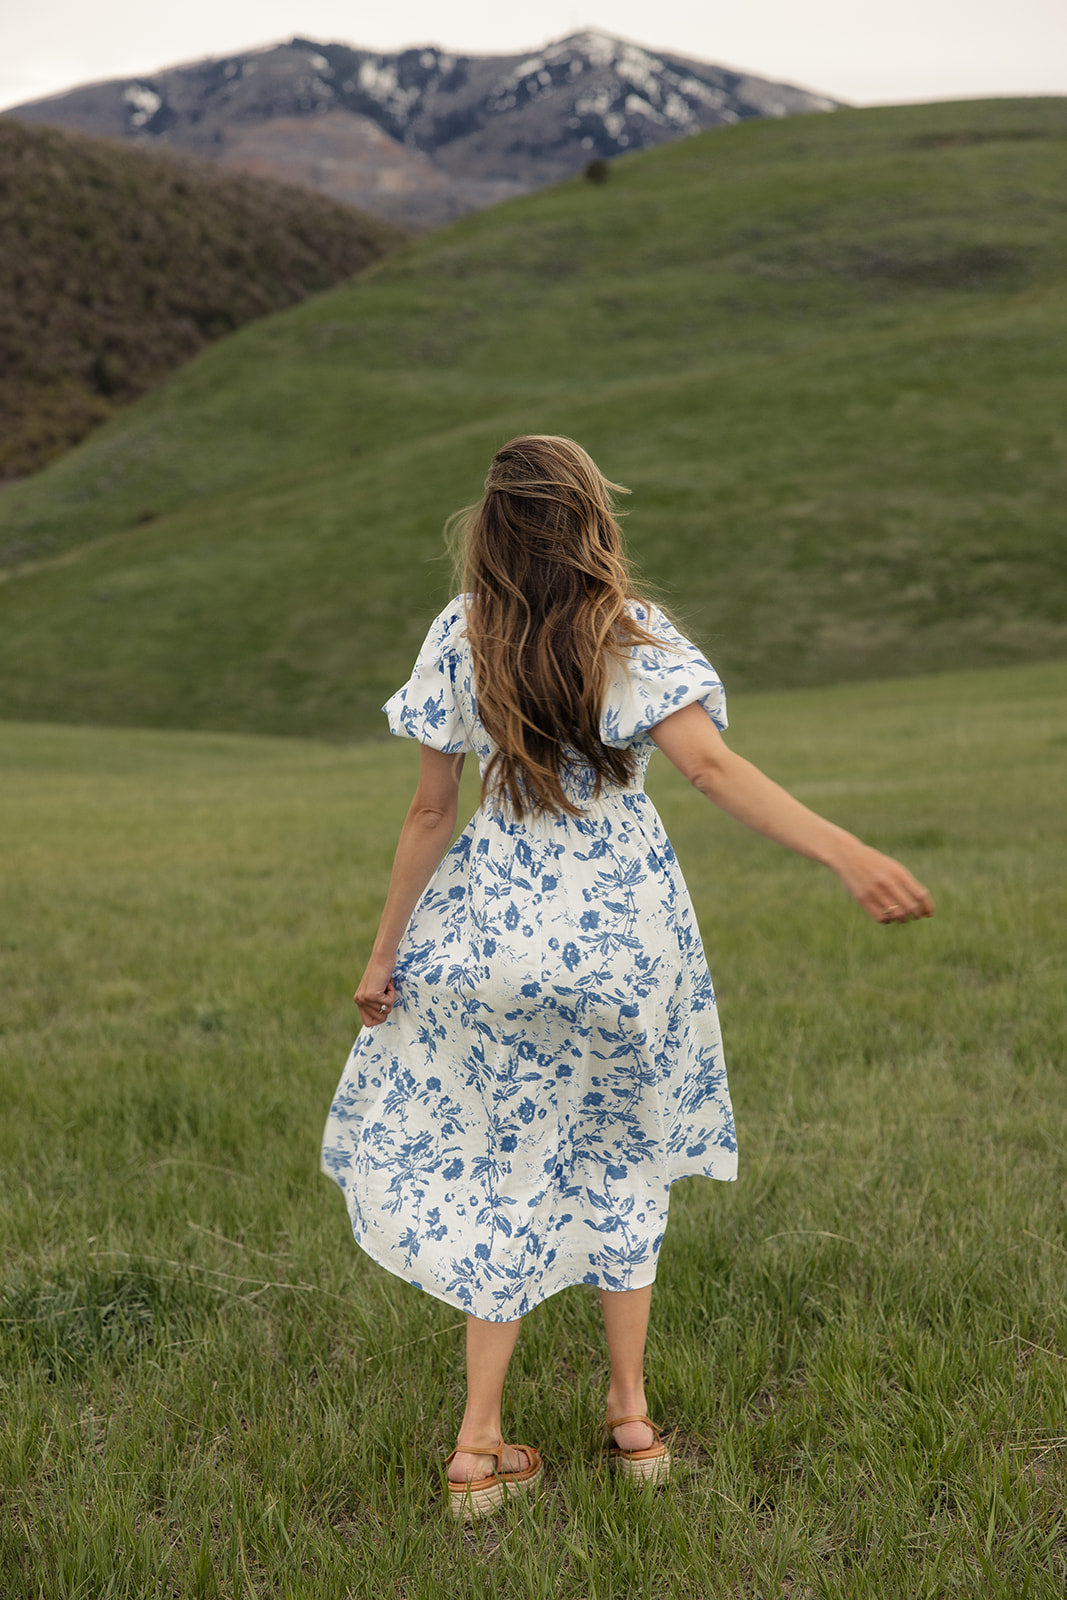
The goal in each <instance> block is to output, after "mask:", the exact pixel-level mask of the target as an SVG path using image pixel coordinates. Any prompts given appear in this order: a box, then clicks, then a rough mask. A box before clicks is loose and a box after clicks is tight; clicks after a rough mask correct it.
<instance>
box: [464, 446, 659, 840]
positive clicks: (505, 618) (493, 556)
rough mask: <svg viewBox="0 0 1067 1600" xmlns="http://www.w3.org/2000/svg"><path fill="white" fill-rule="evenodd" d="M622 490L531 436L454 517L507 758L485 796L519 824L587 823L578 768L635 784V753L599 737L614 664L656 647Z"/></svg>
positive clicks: (509, 451)
mask: <svg viewBox="0 0 1067 1600" xmlns="http://www.w3.org/2000/svg"><path fill="white" fill-rule="evenodd" d="M627 493H629V491H628V490H626V489H623V488H622V486H621V485H620V484H615V483H609V482H608V480H607V479H606V478H605V477H604V475H603V474H602V473H601V472H600V471H599V470H598V468H597V466H596V465H595V463H594V462H593V460H592V459H591V457H590V456H588V455H587V454H586V452H585V451H584V450H583V449H582V447H581V446H580V445H578V444H575V442H574V440H573V439H565V438H559V437H555V436H550V435H542V434H532V435H527V436H524V437H521V438H518V439H512V440H511V442H510V443H509V444H506V445H504V446H503V448H502V449H500V450H498V451H497V453H496V455H495V456H494V457H493V464H492V466H491V467H490V469H489V476H488V477H487V478H486V480H485V495H484V497H483V498H482V500H481V501H480V502H479V503H478V505H476V506H472V507H469V508H468V509H467V510H466V511H461V512H459V513H458V515H457V516H456V517H454V518H453V519H452V523H451V525H450V526H451V531H452V533H453V536H455V535H456V534H458V536H459V538H458V542H459V544H460V549H459V552H458V556H459V559H458V562H457V565H458V566H459V569H460V573H459V575H460V579H461V583H462V587H463V589H464V592H465V594H466V597H467V600H466V605H467V634H468V638H469V639H470V644H471V651H472V655H473V662H474V684H475V692H476V694H477V698H478V715H479V717H480V719H481V721H482V724H483V725H484V727H485V729H486V732H487V733H488V734H489V736H490V738H491V739H492V740H493V743H494V744H495V745H496V750H495V751H494V753H493V756H492V758H491V759H490V761H489V763H488V766H487V767H486V770H485V773H484V775H483V778H482V796H483V798H486V797H488V796H493V797H495V798H496V799H498V800H500V801H503V802H505V803H507V804H508V805H509V806H510V807H511V809H512V810H513V811H514V813H515V814H516V815H517V816H522V815H523V813H525V812H532V813H533V814H534V815H538V814H540V813H542V812H546V811H547V812H551V813H552V814H553V815H556V816H559V815H561V814H563V813H569V814H571V815H572V816H580V815H581V808H580V807H579V806H577V805H575V803H574V801H573V800H571V799H570V798H569V797H568V795H567V793H566V791H565V789H564V786H563V779H564V777H565V776H566V774H567V772H568V771H571V770H574V769H575V768H581V767H586V768H588V769H590V771H591V773H592V798H594V799H595V798H596V796H597V795H599V793H600V791H601V788H602V787H603V785H604V784H605V783H611V784H627V783H629V782H630V780H631V779H632V777H633V772H634V756H633V754H632V752H631V751H629V750H615V749H612V748H611V747H610V746H608V745H605V744H603V743H602V742H601V739H600V715H601V710H602V708H603V703H604V693H605V689H606V686H607V679H608V670H607V669H608V658H609V656H611V655H615V656H618V657H622V656H623V655H624V654H625V652H626V651H627V650H628V649H629V648H631V647H632V646H633V645H635V644H641V643H650V642H652V641H651V636H650V635H649V634H648V632H647V631H646V630H645V629H644V628H642V627H641V625H640V624H639V623H638V622H637V621H636V620H635V618H634V617H633V616H632V615H631V613H630V611H629V610H628V608H627V601H628V600H632V599H635V598H637V597H636V596H635V595H634V592H633V584H632V580H631V576H630V569H629V566H628V564H627V561H626V556H625V553H624V550H623V542H622V532H621V530H620V528H619V525H618V523H617V522H616V520H615V515H614V503H613V498H612V497H613V495H615V494H627Z"/></svg>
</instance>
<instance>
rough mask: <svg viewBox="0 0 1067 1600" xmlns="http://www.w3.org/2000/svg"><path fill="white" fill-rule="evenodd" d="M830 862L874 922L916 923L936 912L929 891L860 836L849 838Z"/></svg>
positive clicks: (906, 870)
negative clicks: (860, 838)
mask: <svg viewBox="0 0 1067 1600" xmlns="http://www.w3.org/2000/svg"><path fill="white" fill-rule="evenodd" d="M829 865H831V866H832V867H833V869H834V871H835V872H836V873H837V875H838V877H839V878H840V879H841V882H842V883H843V884H844V886H845V888H846V889H847V890H848V892H849V894H850V895H851V896H852V898H853V899H854V900H858V901H859V903H860V905H861V906H862V907H863V909H864V910H865V911H866V912H867V913H868V915H869V916H872V917H873V918H874V920H875V922H913V921H914V920H915V919H916V918H917V917H932V916H933V914H934V902H933V900H932V899H931V898H930V891H929V890H928V889H925V888H924V887H923V885H922V884H921V883H920V882H919V881H918V879H917V878H913V877H912V875H911V873H910V872H909V871H908V869H907V867H905V866H904V865H902V863H901V862H899V861H895V860H894V859H893V857H892V856H884V855H883V854H882V853H881V851H880V850H872V848H871V847H870V845H866V844H863V843H862V842H861V841H860V840H859V839H855V838H853V839H850V840H849V841H848V843H847V845H846V846H845V848H844V849H842V850H841V851H840V853H839V855H838V858H837V859H836V860H834V861H832V862H830V863H829Z"/></svg>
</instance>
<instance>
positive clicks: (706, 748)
mask: <svg viewBox="0 0 1067 1600" xmlns="http://www.w3.org/2000/svg"><path fill="white" fill-rule="evenodd" d="M649 735H650V737H651V738H652V739H654V740H655V742H656V744H657V745H658V746H659V748H660V749H661V750H662V751H663V754H664V755H665V756H666V757H667V759H668V760H669V761H671V762H673V764H674V765H675V766H676V767H677V768H678V771H679V772H681V773H682V774H683V776H684V777H686V778H688V779H689V782H690V783H691V784H693V786H694V787H695V788H697V789H699V791H700V793H701V794H703V795H706V796H707V798H708V799H709V800H711V801H713V802H714V804H715V805H717V806H719V807H720V809H721V810H723V811H725V812H726V813H727V814H728V815H729V816H731V817H735V818H736V819H737V821H738V822H743V823H744V824H745V826H746V827H749V828H754V829H755V830H756V832H757V833H762V834H765V835H766V837H767V838H768V839H774V840H776V841H777V843H778V844H784V845H785V847H786V848H787V849H788V850H794V851H795V852H796V853H797V855H801V856H808V857H810V858H811V859H812V860H813V861H820V862H822V864H823V865H824V866H827V867H829V868H830V870H831V871H832V872H836V874H837V876H838V877H839V878H840V879H841V882H842V883H843V884H844V886H845V888H846V889H847V890H848V892H849V894H851V895H852V897H853V899H855V900H858V901H859V903H860V905H861V906H863V908H864V910H865V911H867V912H869V913H870V915H871V916H872V917H874V918H875V920H876V921H878V922H910V921H911V920H912V919H913V918H915V917H931V916H933V913H934V905H933V901H932V900H931V898H930V895H929V893H928V892H927V890H926V889H924V888H923V886H922V884H921V883H919V882H918V881H917V880H916V879H915V878H913V877H912V875H911V873H910V872H909V871H908V870H907V868H906V867H903V866H901V864H900V862H899V861H894V859H893V857H892V856H885V855H883V854H882V853H881V851H880V850H872V849H871V847H870V846H869V845H866V844H864V843H863V841H862V840H861V839H857V838H856V836H855V834H852V833H848V832H846V830H845V829H844V828H839V827H837V825H836V824H835V823H833V822H827V820H826V818H825V817H820V816H819V815H818V813H817V812H815V811H809V809H808V807H807V806H805V805H802V804H801V803H800V801H799V800H794V798H793V796H792V795H791V794H788V793H787V792H786V791H785V790H784V789H782V788H780V787H779V785H778V784H777V783H775V782H774V781H773V780H772V779H771V778H768V777H767V776H766V774H765V773H763V772H761V771H760V769H759V768H758V767H754V766H753V765H752V763H751V761H746V760H745V759H744V757H743V756H739V755H736V754H735V753H734V751H732V750H731V749H729V747H728V746H727V745H726V744H725V742H724V741H723V739H722V736H721V735H720V734H719V732H718V730H717V729H716V728H715V727H714V725H713V724H712V722H711V720H710V718H709V717H708V715H707V713H706V712H705V710H704V709H703V707H702V706H699V705H691V706H686V707H685V708H684V709H683V710H681V711H675V712H674V713H673V714H672V715H671V716H669V717H665V718H664V719H663V721H662V722H660V723H658V724H657V725H656V727H654V728H650V729H649Z"/></svg>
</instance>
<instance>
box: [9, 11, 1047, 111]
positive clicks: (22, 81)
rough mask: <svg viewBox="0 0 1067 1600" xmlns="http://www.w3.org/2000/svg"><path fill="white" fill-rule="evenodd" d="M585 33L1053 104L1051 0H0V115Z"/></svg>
mask: <svg viewBox="0 0 1067 1600" xmlns="http://www.w3.org/2000/svg"><path fill="white" fill-rule="evenodd" d="M585 27H596V28H601V29H604V30H606V31H607V32H609V33H617V34H621V35H622V36H623V37H624V38H628V39H634V40H636V41H637V42H638V43H639V44H647V45H652V46H654V47H658V48H660V49H665V50H676V51H679V52H681V53H682V54H687V55H692V56H697V57H699V58H701V59H702V60H705V61H714V62H716V63H718V64H720V65H723V66H731V67H743V68H745V69H746V70H748V71H750V72H754V73H757V74H758V75H759V76H761V77H768V78H778V79H782V80H784V81H786V82H790V83H797V84H800V85H802V86H804V87H806V88H812V89H819V90H822V91H824V92H825V93H827V94H831V95H834V96H836V97H837V98H839V99H842V100H850V101H853V102H855V103H857V104H861V105H864V104H873V103H878V102H893V101H900V100H950V99H957V98H959V99H963V98H967V97H973V96H976V95H1010V94H1067V0H875V3H872V0H804V3H801V0H730V3H729V4H727V3H726V0H656V3H655V4H649V3H648V0H644V3H639V0H535V3H533V4H530V5H529V6H524V7H518V6H507V5H502V4H501V3H500V0H452V3H451V4H450V5H448V6H442V5H441V4H440V0H433V3H431V0H392V3H391V5H390V6H389V7H388V8H387V9H386V8H384V7H380V6H375V7H373V8H372V7H371V6H369V5H358V4H353V3H351V0H348V3H345V0H222V3H220V0H177V3H174V0H171V3H168V4H165V5H161V4H158V3H153V0H91V3H87V0H0V108H2V107H4V106H10V105H15V104H17V103H18V102H19V101H22V100H30V99H37V98H40V97H41V96H43V95H48V94H56V93H59V92H60V91H61V90H63V89H70V88H74V87H75V86H76V85H77V84H81V83H88V82H91V81H92V80H94V79H100V78H119V77H130V76H133V75H135V74H148V73H151V72H153V71H154V70H158V69H159V68H160V67H166V66H174V65H176V64H177V63H179V62H184V61H195V60H198V59H200V58H202V57H204V56H212V55H226V54H231V53H233V52H236V51H240V50H247V49H251V48H254V47H256V46H259V45H264V44H269V43H273V42H276V41H277V40H281V39H288V38H291V37H292V35H293V34H302V35H304V36H305V37H308V38H312V39H317V40H321V41H324V42H325V41H329V40H337V41H341V42H343V43H345V44H356V45H367V46H370V47H372V48H376V49H382V50H386V49H396V48H398V47H401V46H404V45H410V44H441V45H445V46H447V47H449V48H452V49H455V50H459V51H463V52H467V53H477V52H485V53H488V52H510V51H516V50H525V49H528V48H532V47H536V46H537V45H541V44H544V43H546V42H547V41H548V40H549V39H555V38H559V37H561V36H562V35H563V34H567V33H574V32H576V31H577V30H578V29H580V28H585Z"/></svg>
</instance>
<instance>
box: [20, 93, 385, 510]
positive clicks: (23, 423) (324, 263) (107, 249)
mask: <svg viewBox="0 0 1067 1600" xmlns="http://www.w3.org/2000/svg"><path fill="white" fill-rule="evenodd" d="M405 237H406V235H405V233H404V231H403V230H401V229H400V228H398V227H396V226H395V225H394V224H390V223H384V222H381V221H379V220H378V219H377V218H373V217H368V216H365V215H363V214H362V213H361V212H357V211H354V210H352V209H351V208H350V207H348V206H342V205H339V204H338V203H337V202H336V201H334V200H331V199H328V198H327V197H326V196H325V195H320V194H310V193H308V191H307V190H305V189H294V188H285V187H283V186H282V185H281V184H278V183H273V182H263V181H261V180H258V179H255V178H250V177H245V176H243V175H241V174H238V173H227V172H221V171H220V170H219V169H218V167H216V166H213V165H211V164H209V163H208V162H203V161H196V160H195V159H193V158H192V157H190V156H186V155H182V154H180V153H179V152H175V151H171V152H169V153H168V155H167V156H166V158H165V159H162V160H161V159H159V158H158V157H155V156H152V155H149V154H148V153H147V152H145V151H143V150H141V149H137V148H130V149H124V148H122V147H121V146H119V145H116V144H114V143H113V142H112V141H110V140H103V139H94V138H91V137H88V136H86V135H84V134H73V133H65V132H60V131H58V130H56V129H52V128H43V127H41V128H30V127H26V126H24V125H23V124H22V123H19V122H15V121H10V120H9V121H4V120H0V352H2V359H0V478H4V477H14V476H19V475H20V474H22V473H27V472H32V471H34V470H36V469H37V468H38V467H41V466H43V465H44V463H45V462H46V461H48V460H50V459H51V458H52V457H53V456H55V455H57V454H59V453H61V452H62V451H63V450H65V449H67V448H69V446H70V445H72V444H74V443H75V442H76V441H77V440H78V439H80V438H82V437H83V436H84V435H85V434H86V433H87V432H88V431H89V430H90V429H91V428H93V427H95V426H96V425H97V424H99V423H100V422H103V421H104V420H105V419H106V418H107V417H109V416H110V415H111V414H112V413H113V412H114V411H115V410H116V408H117V407H118V406H120V405H122V404H124V403H126V402H128V401H129V400H132V399H133V398H134V397H135V396H136V395H139V394H143V393H144V391H145V390H146V389H149V388H151V387H152V385H153V384H156V383H158V382H159V381H160V380H161V379H162V378H164V377H166V375H167V374H168V373H169V372H172V371H173V370H174V368H175V367H176V366H179V365H180V364H181V362H183V361H187V360H188V359H189V358H190V357H191V356H193V355H195V354H196V353H197V351H198V350H201V349H202V348H203V347H204V345H205V344H208V343H209V342H210V341H211V340H212V339H217V338H218V337H219V336H220V335H221V334H224V333H232V332H233V330H234V329H235V328H239V327H241V325H242V324H243V323H245V322H248V321H249V320H250V319H251V318H253V317H261V316H264V315H265V314H266V313H267V312H269V311H277V310H280V309H281V308H282V307H283V306H288V305H292V304H293V303H294V301H297V300H302V299H304V298H305V297H306V296H307V295H309V294H313V293H315V292H316V291H317V290H320V289H327V288H330V287H331V286H332V285H333V284H335V283H339V282H340V281H341V280H342V279H345V278H350V277H351V276H352V275H353V273H356V272H358V271H360V270H361V269H362V268H363V267H365V266H368V265H369V264H370V263H371V262H372V261H376V260H377V259H378V258H379V257H380V256H382V255H383V254H384V253H385V252H386V251H387V250H389V249H391V248H393V247H395V246H396V245H397V244H399V243H400V242H401V241H402V240H403V238H405Z"/></svg>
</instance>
